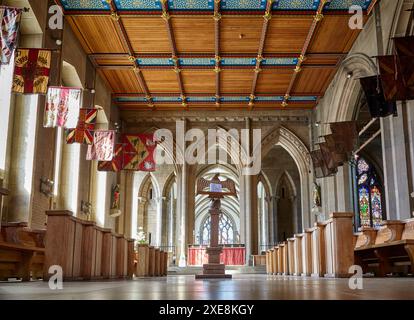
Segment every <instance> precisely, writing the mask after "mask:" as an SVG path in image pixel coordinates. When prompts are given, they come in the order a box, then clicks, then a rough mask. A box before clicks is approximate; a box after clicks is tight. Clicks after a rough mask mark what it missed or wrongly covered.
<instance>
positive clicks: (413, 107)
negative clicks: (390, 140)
mask: <svg viewBox="0 0 414 320" xmlns="http://www.w3.org/2000/svg"><path fill="white" fill-rule="evenodd" d="M406 104H407V105H406V107H405V111H406V114H407V140H408V141H407V143H408V146H409V153H410V163H409V164H408V165H409V166H410V168H411V170H410V172H411V185H410V196H411V202H410V204H411V206H410V209H411V216H414V212H413V202H414V186H413V184H414V100H410V101H407V102H406Z"/></svg>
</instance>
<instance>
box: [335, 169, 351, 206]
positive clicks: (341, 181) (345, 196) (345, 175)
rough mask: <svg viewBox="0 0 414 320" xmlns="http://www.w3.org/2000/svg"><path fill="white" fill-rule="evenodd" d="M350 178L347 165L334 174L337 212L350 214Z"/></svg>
mask: <svg viewBox="0 0 414 320" xmlns="http://www.w3.org/2000/svg"><path fill="white" fill-rule="evenodd" d="M352 179H353V178H352V176H351V170H350V165H349V163H344V165H343V166H341V167H339V168H338V173H337V174H336V179H335V180H336V190H337V192H336V194H337V211H339V212H352V211H353V208H352V194H351V190H352Z"/></svg>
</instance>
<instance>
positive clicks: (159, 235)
mask: <svg viewBox="0 0 414 320" xmlns="http://www.w3.org/2000/svg"><path fill="white" fill-rule="evenodd" d="M166 199H167V198H166V197H159V198H157V199H156V201H157V229H156V230H157V232H156V237H155V246H158V247H159V246H161V244H162V231H163V219H162V217H163V215H162V212H163V210H164V202H165V200H166ZM165 227H166V226H164V228H165Z"/></svg>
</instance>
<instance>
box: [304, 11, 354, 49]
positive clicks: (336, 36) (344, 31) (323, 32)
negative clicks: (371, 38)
mask: <svg viewBox="0 0 414 320" xmlns="http://www.w3.org/2000/svg"><path fill="white" fill-rule="evenodd" d="M348 22H349V16H342V15H341V16H336V15H331V16H327V15H325V17H324V18H323V20H322V21H321V23H320V25H319V26H318V29H317V30H316V34H315V36H314V40H313V41H312V43H311V45H310V47H309V52H310V53H321V52H330V53H335V52H336V53H346V52H348V51H349V50H350V49H351V47H352V45H353V43H354V41H355V39H356V38H357V37H358V34H359V30H352V29H350V28H349V26H348Z"/></svg>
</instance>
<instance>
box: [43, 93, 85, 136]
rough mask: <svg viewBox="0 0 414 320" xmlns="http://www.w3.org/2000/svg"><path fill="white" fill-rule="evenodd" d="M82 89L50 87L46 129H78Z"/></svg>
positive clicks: (46, 111) (45, 117)
mask: <svg viewBox="0 0 414 320" xmlns="http://www.w3.org/2000/svg"><path fill="white" fill-rule="evenodd" d="M81 94H82V91H81V89H78V88H64V87H49V89H48V91H47V98H46V106H45V113H44V119H43V126H44V127H45V128H55V127H62V128H68V129H72V128H76V126H77V123H78V117H79V108H80V103H81Z"/></svg>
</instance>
